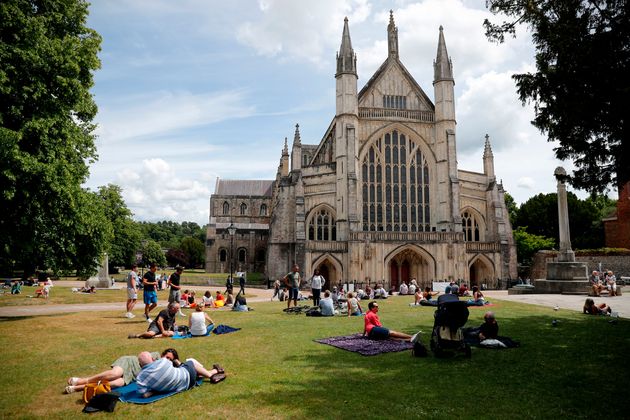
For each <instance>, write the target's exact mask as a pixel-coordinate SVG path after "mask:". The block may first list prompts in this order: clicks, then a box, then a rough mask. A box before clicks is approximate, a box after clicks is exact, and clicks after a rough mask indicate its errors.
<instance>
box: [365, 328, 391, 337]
mask: <svg viewBox="0 0 630 420" xmlns="http://www.w3.org/2000/svg"><path fill="white" fill-rule="evenodd" d="M368 338H371V339H372V340H387V339H388V338H389V330H388V329H387V328H385V327H372V329H371V330H370V333H369V334H368Z"/></svg>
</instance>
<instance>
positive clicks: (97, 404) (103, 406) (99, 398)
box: [83, 392, 120, 413]
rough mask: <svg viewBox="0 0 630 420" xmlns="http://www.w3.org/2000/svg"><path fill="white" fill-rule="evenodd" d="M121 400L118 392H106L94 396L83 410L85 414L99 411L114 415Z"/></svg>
mask: <svg viewBox="0 0 630 420" xmlns="http://www.w3.org/2000/svg"><path fill="white" fill-rule="evenodd" d="M119 398H120V394H118V393H117V392H106V393H104V394H97V395H95V396H93V397H92V398H91V399H90V401H88V403H87V404H86V405H85V407H84V408H83V412H84V413H95V412H97V411H107V412H108V413H113V412H114V408H116V403H117V402H118V399H119Z"/></svg>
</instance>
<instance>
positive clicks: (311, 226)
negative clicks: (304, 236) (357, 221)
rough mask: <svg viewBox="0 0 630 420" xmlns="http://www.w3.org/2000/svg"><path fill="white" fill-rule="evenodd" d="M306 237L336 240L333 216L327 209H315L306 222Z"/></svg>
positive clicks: (319, 239)
mask: <svg viewBox="0 0 630 420" xmlns="http://www.w3.org/2000/svg"><path fill="white" fill-rule="evenodd" d="M308 239H309V240H310V241H335V240H337V227H336V225H335V218H334V216H333V215H332V214H331V212H330V211H328V210H327V209H320V210H317V211H316V212H315V213H313V215H312V216H311V218H310V221H309V223H308Z"/></svg>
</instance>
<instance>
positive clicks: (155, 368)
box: [65, 348, 226, 398]
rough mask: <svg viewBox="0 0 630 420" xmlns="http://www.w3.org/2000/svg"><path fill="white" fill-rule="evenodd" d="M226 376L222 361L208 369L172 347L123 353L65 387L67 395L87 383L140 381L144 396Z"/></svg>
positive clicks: (216, 381)
mask: <svg viewBox="0 0 630 420" xmlns="http://www.w3.org/2000/svg"><path fill="white" fill-rule="evenodd" d="M225 377H226V375H225V370H224V369H223V368H222V367H221V366H220V365H218V364H214V365H213V366H212V369H210V370H208V369H206V368H205V367H204V366H203V365H202V364H201V363H199V362H198V361H197V360H195V359H193V358H189V359H186V360H185V361H184V362H183V363H182V362H181V361H180V360H179V354H178V353H177V350H175V349H173V348H168V349H166V350H164V351H163V352H162V353H161V354H160V353H157V352H153V353H149V352H147V351H143V352H141V353H140V354H138V355H137V356H122V357H119V358H118V359H116V360H115V361H114V362H113V363H112V364H111V369H108V370H106V371H103V372H100V373H97V374H96V375H93V376H88V377H71V378H68V383H67V385H66V387H65V393H66V394H72V393H74V392H79V391H83V389H84V388H85V386H86V385H87V384H92V383H98V382H102V381H107V382H109V384H110V386H111V387H112V388H119V387H122V386H125V385H128V384H129V383H131V382H133V381H136V383H137V384H138V392H139V393H140V394H141V395H142V397H143V398H148V397H150V396H151V395H153V394H156V393H168V392H179V391H185V390H187V389H190V388H192V387H194V386H195V385H196V384H197V379H198V378H208V379H209V380H210V382H212V383H218V382H221V381H222V380H224V379H225Z"/></svg>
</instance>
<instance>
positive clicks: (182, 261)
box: [166, 248, 188, 267]
mask: <svg viewBox="0 0 630 420" xmlns="http://www.w3.org/2000/svg"><path fill="white" fill-rule="evenodd" d="M166 262H167V263H168V265H170V266H171V267H177V266H178V265H179V266H182V267H186V266H188V257H187V256H186V254H184V251H182V250H181V249H177V248H172V249H169V250H168V251H166Z"/></svg>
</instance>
